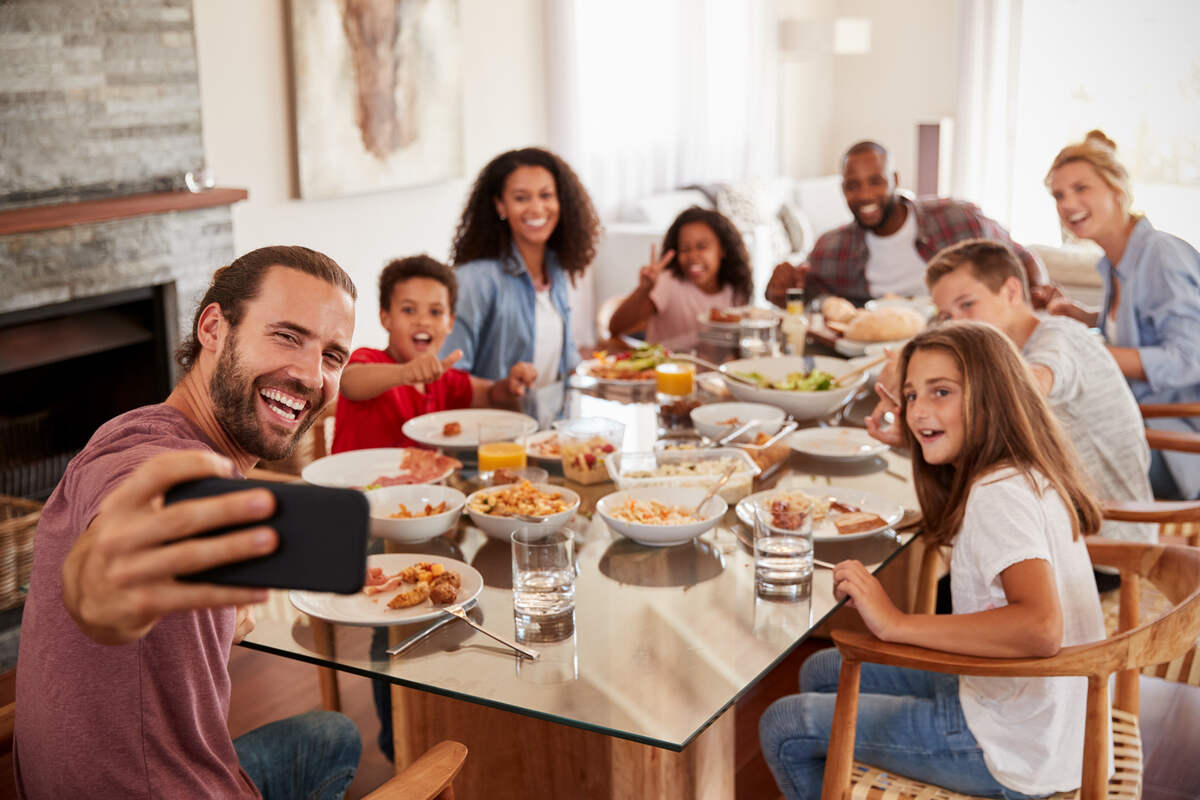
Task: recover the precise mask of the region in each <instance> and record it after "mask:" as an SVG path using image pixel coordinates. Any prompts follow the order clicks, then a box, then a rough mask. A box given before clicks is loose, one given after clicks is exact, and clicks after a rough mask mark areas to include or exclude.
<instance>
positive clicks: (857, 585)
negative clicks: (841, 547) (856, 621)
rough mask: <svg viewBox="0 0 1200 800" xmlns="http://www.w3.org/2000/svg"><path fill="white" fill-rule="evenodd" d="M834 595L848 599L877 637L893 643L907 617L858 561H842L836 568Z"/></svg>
mask: <svg viewBox="0 0 1200 800" xmlns="http://www.w3.org/2000/svg"><path fill="white" fill-rule="evenodd" d="M833 596H834V597H835V598H836V599H838V600H842V599H843V598H845V599H846V600H847V602H846V605H848V606H849V607H851V608H854V609H857V610H858V613H859V615H860V616H862V618H863V622H865V623H866V624H867V628H868V629H870V631H871V633H873V634H874V635H875V636H876V637H877V638H879V639H882V640H883V641H885V642H886V641H891V640H892V636H891V634H893V633H894V632H895V630H896V628H897V627H898V626H899V624H900V621H901V620H902V619H903V617H904V614H903V612H901V611H900V609H898V608H896V605H895V604H894V603H893V602H892V599H891V598H890V597H888V596H887V592H885V591H884V590H883V585H882V584H881V583H880V582H879V580H878V579H877V578H876V577H875V576H874V575H872V574H871V573H870V572H868V571H867V568H866V567H864V566H863V565H862V563H861V562H859V561H842V562H841V563H839V564H837V566H835V567H834V568H833Z"/></svg>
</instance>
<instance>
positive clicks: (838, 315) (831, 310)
mask: <svg viewBox="0 0 1200 800" xmlns="http://www.w3.org/2000/svg"><path fill="white" fill-rule="evenodd" d="M857 313H858V309H857V308H855V307H854V304H853V303H851V302H850V301H849V300H847V299H846V298H844V297H826V298H825V299H824V300H823V301H821V316H823V317H824V318H825V321H826V322H849V321H850V320H851V319H853V318H854V315H855V314H857Z"/></svg>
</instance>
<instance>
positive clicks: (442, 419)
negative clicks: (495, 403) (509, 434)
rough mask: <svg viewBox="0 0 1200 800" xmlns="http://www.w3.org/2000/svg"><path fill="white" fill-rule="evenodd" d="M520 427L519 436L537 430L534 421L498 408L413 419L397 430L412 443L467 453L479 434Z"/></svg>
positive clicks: (468, 409)
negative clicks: (492, 429) (502, 427)
mask: <svg viewBox="0 0 1200 800" xmlns="http://www.w3.org/2000/svg"><path fill="white" fill-rule="evenodd" d="M505 425H507V426H513V425H515V426H519V427H520V433H519V434H518V435H519V436H527V435H528V434H531V433H533V432H534V431H536V430H537V429H538V424H537V420H536V419H534V418H533V417H530V416H528V415H526V414H518V413H517V412H516V411H504V410H502V409H497V408H460V409H454V410H451V411H435V412H433V413H432V414H422V415H421V416H419V417H413V418H412V419H410V420H409V421H408V422H406V423H404V426H403V427H402V428H401V429H400V430H401V431H403V432H404V435H405V436H407V437H408V438H410V439H412V440H413V441H414V442H420V443H421V444H424V445H428V446H430V447H442V448H445V449H447V450H470V449H472V448H475V447H478V446H479V432H480V431H481V430H487V429H488V428H498V427H501V426H505Z"/></svg>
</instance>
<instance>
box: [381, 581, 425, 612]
mask: <svg viewBox="0 0 1200 800" xmlns="http://www.w3.org/2000/svg"><path fill="white" fill-rule="evenodd" d="M428 597H429V584H428V583H418V584H416V585H415V586H413V588H411V589H405V590H404V591H403V592H400V593H399V594H397V595H396V596H395V597H393V598H392V599H391V600H388V604H387V607H388V608H410V607H411V606H415V605H418V604H420V603H424V602H425V600H426V599H427V598H428Z"/></svg>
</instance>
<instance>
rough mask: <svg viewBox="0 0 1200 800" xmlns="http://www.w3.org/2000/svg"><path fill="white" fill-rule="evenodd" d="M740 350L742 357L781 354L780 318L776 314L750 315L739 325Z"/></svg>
mask: <svg viewBox="0 0 1200 800" xmlns="http://www.w3.org/2000/svg"><path fill="white" fill-rule="evenodd" d="M738 333H739V339H738V350H739V353H740V355H741V357H742V358H757V357H759V356H776V355H779V320H778V319H776V318H775V317H774V316H770V317H754V316H749V317H746V318H745V319H743V320H742V321H741V324H740V326H739V330H738Z"/></svg>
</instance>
